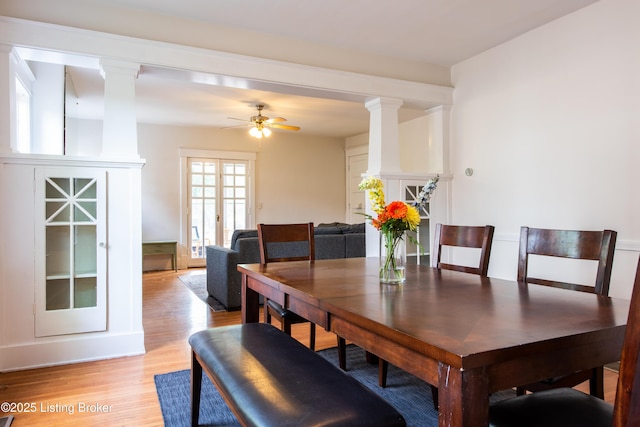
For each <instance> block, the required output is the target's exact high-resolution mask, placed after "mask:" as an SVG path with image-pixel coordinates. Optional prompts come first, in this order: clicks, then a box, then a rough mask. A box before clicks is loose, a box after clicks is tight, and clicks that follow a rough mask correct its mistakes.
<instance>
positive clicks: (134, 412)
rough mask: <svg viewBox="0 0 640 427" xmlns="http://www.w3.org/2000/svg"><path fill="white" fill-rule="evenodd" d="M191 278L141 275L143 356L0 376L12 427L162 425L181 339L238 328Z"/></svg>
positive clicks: (610, 381)
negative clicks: (196, 290) (160, 379)
mask: <svg viewBox="0 0 640 427" xmlns="http://www.w3.org/2000/svg"><path fill="white" fill-rule="evenodd" d="M199 272H200V271H199V270H189V271H184V270H183V271H179V272H177V273H175V272H173V271H166V272H165V271H162V272H152V273H145V274H144V276H143V323H144V331H145V347H146V353H145V354H144V355H140V356H131V357H122V358H117V359H109V360H101V361H96V362H86V363H77V364H72V365H64V366H55V367H49V368H40V369H31V370H25V371H18V372H8V373H2V374H0V403H2V402H15V403H17V404H19V405H33V406H27V407H28V408H30V409H31V408H32V409H33V411H32V412H30V413H12V415H13V416H14V417H15V419H14V422H13V424H12V427H27V426H45V425H46V426H83V427H84V426H136V427H140V426H162V425H163V421H162V414H161V413H160V405H159V403H158V398H157V395H156V389H155V384H154V381H153V377H154V375H155V374H160V373H166V372H172V371H177V370H181V369H189V367H190V353H189V351H190V349H189V344H188V343H187V338H188V337H189V335H190V334H192V333H193V332H196V331H199V330H201V329H204V328H207V327H212V326H222V325H229V324H236V323H239V322H240V312H239V311H234V312H219V313H213V312H212V311H211V310H209V308H208V306H207V305H206V304H205V303H203V302H202V301H201V300H200V299H198V298H197V297H196V296H195V295H193V293H192V292H191V291H189V290H188V289H187V288H186V286H184V285H183V284H182V282H180V280H179V279H178V276H180V275H183V274H194V273H199ZM308 331H309V328H308V325H306V324H301V325H294V327H293V335H294V336H295V337H296V338H298V339H300V340H301V341H302V342H303V343H305V344H307V345H308V337H309V333H308ZM335 345H336V338H335V335H333V334H332V333H329V332H326V331H324V330H323V329H322V328H317V338H316V347H317V349H323V348H328V347H333V346H335ZM616 381H617V374H616V373H615V372H613V371H610V370H608V369H605V398H606V400H607V401H609V402H613V400H614V397H615V387H616ZM579 388H580V389H582V390H585V391H586V390H587V387H586V386H585V385H581V386H580V387H579ZM90 405H94V406H90ZM83 409H84V410H83ZM3 415H5V414H3V413H1V412H0V417H2V416H3Z"/></svg>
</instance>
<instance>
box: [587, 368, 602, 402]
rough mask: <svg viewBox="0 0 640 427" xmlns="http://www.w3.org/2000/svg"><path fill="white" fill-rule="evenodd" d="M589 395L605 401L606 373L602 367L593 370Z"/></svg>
mask: <svg viewBox="0 0 640 427" xmlns="http://www.w3.org/2000/svg"><path fill="white" fill-rule="evenodd" d="M589 393H590V394H591V396H595V397H598V398H600V399H602V400H604V371H603V368H602V366H599V367H597V368H593V369H592V370H591V379H590V380H589Z"/></svg>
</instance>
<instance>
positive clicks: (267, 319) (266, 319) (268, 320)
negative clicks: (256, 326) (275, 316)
mask: <svg viewBox="0 0 640 427" xmlns="http://www.w3.org/2000/svg"><path fill="white" fill-rule="evenodd" d="M263 307H264V323H271V314H270V313H269V306H268V305H267V299H266V298H265V299H264V305H263Z"/></svg>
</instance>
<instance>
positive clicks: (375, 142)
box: [364, 98, 402, 176]
mask: <svg viewBox="0 0 640 427" xmlns="http://www.w3.org/2000/svg"><path fill="white" fill-rule="evenodd" d="M364 105H365V107H366V108H367V110H369V113H370V119H369V168H368V174H369V175H376V176H381V175H384V174H398V173H400V172H402V169H401V168H400V141H399V138H398V110H399V109H400V107H401V106H402V100H399V99H393V98H375V99H372V100H370V101H368V102H366V103H365V104H364Z"/></svg>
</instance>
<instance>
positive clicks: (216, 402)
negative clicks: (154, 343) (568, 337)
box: [155, 345, 515, 427]
mask: <svg viewBox="0 0 640 427" xmlns="http://www.w3.org/2000/svg"><path fill="white" fill-rule="evenodd" d="M318 354H320V355H321V356H323V357H324V358H326V359H327V360H329V361H331V362H332V363H334V364H335V365H337V363H338V356H337V350H336V348H330V349H327V350H321V351H319V352H318ZM347 369H348V370H347V373H348V374H349V375H351V376H353V377H354V378H356V379H357V380H358V381H360V382H361V383H363V384H364V385H365V386H367V387H368V388H370V389H371V390H373V391H374V392H375V393H377V394H379V395H380V396H382V397H383V398H384V399H385V400H386V401H388V402H389V403H391V404H392V405H393V406H394V407H395V408H396V409H397V410H398V411H399V412H400V413H401V414H402V415H403V416H404V417H405V420H406V421H407V425H408V426H416V427H417V426H420V427H427V426H434V427H435V426H437V425H438V414H437V412H436V411H435V410H434V408H433V402H432V398H431V387H430V386H429V385H428V384H427V383H425V382H424V381H422V380H420V379H418V378H416V377H414V376H413V375H411V374H409V373H407V372H404V371H402V370H401V369H398V368H396V367H395V366H392V365H389V373H388V377H387V378H388V379H387V387H386V388H380V387H378V365H377V364H374V365H372V364H369V363H367V362H366V361H365V353H364V351H363V350H362V349H361V348H359V347H356V346H354V345H349V346H347ZM155 383H156V390H157V392H158V399H159V401H160V408H161V409H162V416H163V418H164V423H165V427H188V426H189V425H190V422H191V420H190V372H189V370H184V371H178V372H170V373H168V374H161V375H156V376H155ZM513 396H515V392H514V391H512V390H508V391H503V392H500V393H495V394H493V395H492V396H491V401H494V400H502V399H506V398H509V397H513ZM200 425H201V426H214V425H215V426H237V425H239V424H238V422H237V421H236V419H235V417H234V415H233V414H232V413H231V410H229V408H228V407H227V405H226V403H225V402H224V400H223V399H222V397H221V396H220V394H219V393H218V391H217V390H216V388H215V387H214V386H213V384H212V383H211V381H209V378H208V377H207V375H206V374H204V375H203V382H202V397H201V403H200Z"/></svg>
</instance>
